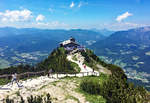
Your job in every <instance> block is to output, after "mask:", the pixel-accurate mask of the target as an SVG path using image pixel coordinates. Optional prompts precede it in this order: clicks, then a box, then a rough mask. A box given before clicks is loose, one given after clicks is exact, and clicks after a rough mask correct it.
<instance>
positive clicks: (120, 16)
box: [116, 12, 133, 22]
mask: <svg viewBox="0 0 150 103" xmlns="http://www.w3.org/2000/svg"><path fill="white" fill-rule="evenodd" d="M132 15H133V14H131V13H129V12H125V13H124V14H122V15H119V16H118V17H117V18H116V21H118V22H121V21H122V20H124V19H126V18H128V17H129V16H132Z"/></svg>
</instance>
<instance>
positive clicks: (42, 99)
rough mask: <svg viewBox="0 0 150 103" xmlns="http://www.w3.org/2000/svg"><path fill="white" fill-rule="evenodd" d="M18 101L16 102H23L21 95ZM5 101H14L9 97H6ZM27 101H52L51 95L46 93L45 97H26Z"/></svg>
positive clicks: (44, 102)
mask: <svg viewBox="0 0 150 103" xmlns="http://www.w3.org/2000/svg"><path fill="white" fill-rule="evenodd" d="M20 100H21V101H20V102H18V103H25V100H24V99H23V98H22V96H21V97H20ZM5 103H15V102H14V100H13V99H10V98H9V97H7V98H6V99H5ZM27 103H52V102H51V97H50V94H49V93H48V94H46V96H45V97H42V96H32V95H31V96H30V97H27Z"/></svg>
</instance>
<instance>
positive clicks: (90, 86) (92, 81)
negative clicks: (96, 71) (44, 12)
mask: <svg viewBox="0 0 150 103" xmlns="http://www.w3.org/2000/svg"><path fill="white" fill-rule="evenodd" d="M80 88H81V89H82V90H83V91H86V92H87V93H89V94H100V82H99V79H98V78H95V77H91V78H85V79H84V80H83V81H82V82H81V84H80Z"/></svg>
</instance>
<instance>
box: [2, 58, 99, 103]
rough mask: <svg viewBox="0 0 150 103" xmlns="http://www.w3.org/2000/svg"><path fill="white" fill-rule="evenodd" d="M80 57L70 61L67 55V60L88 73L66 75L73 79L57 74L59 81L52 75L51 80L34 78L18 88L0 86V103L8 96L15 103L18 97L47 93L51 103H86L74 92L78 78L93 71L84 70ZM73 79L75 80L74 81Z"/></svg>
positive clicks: (79, 94) (81, 96)
mask: <svg viewBox="0 0 150 103" xmlns="http://www.w3.org/2000/svg"><path fill="white" fill-rule="evenodd" d="M80 56H81V55H77V57H78V59H79V60H80V59H81V60H80V62H79V61H75V60H73V59H72V55H68V56H67V59H68V60H70V61H72V62H75V63H76V64H78V66H79V67H80V69H81V72H88V73H85V74H84V75H83V73H79V74H77V75H76V76H77V77H73V76H75V75H73V74H72V75H71V74H70V75H68V76H70V77H73V79H68V78H67V79H62V78H64V77H65V76H66V75H64V74H59V79H58V78H57V76H56V74H53V78H49V77H47V76H41V77H36V78H31V79H27V80H25V81H20V82H19V84H20V87H18V86H17V84H14V85H11V84H10V83H8V84H7V85H4V86H0V103H1V102H2V101H3V99H4V98H6V97H7V96H9V97H10V98H12V99H14V100H15V101H16V103H17V101H20V96H22V97H23V98H24V99H26V97H28V96H30V95H33V96H36V95H44V94H47V93H49V94H50V95H51V98H52V102H53V103H60V102H61V103H88V102H87V101H86V99H85V97H84V96H83V95H82V94H81V93H79V92H77V91H76V89H77V88H79V80H81V79H79V78H78V77H83V76H86V75H92V71H93V69H92V68H90V67H88V66H86V69H85V68H84V67H83V65H82V64H83V63H82V62H84V58H82V57H80ZM79 57H80V58H79ZM95 73H97V74H96V75H97V76H98V75H100V74H99V72H97V71H95ZM74 78H75V79H74Z"/></svg>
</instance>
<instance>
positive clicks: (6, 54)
mask: <svg viewBox="0 0 150 103" xmlns="http://www.w3.org/2000/svg"><path fill="white" fill-rule="evenodd" d="M70 37H74V38H76V39H77V41H79V42H80V44H82V45H84V46H87V45H92V44H93V43H95V42H96V41H99V40H102V39H104V38H105V36H103V35H102V34H101V33H98V32H95V31H91V30H82V29H72V30H49V29H44V30H43V29H36V28H21V29H17V28H11V27H5V28H0V68H4V67H7V66H10V65H18V63H31V61H33V62H32V63H34V62H35V63H37V62H39V61H41V60H42V59H44V58H45V57H46V56H48V54H49V53H50V52H51V50H52V49H53V48H54V47H57V46H58V45H59V43H60V42H61V41H64V40H66V39H68V38H70Z"/></svg>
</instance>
